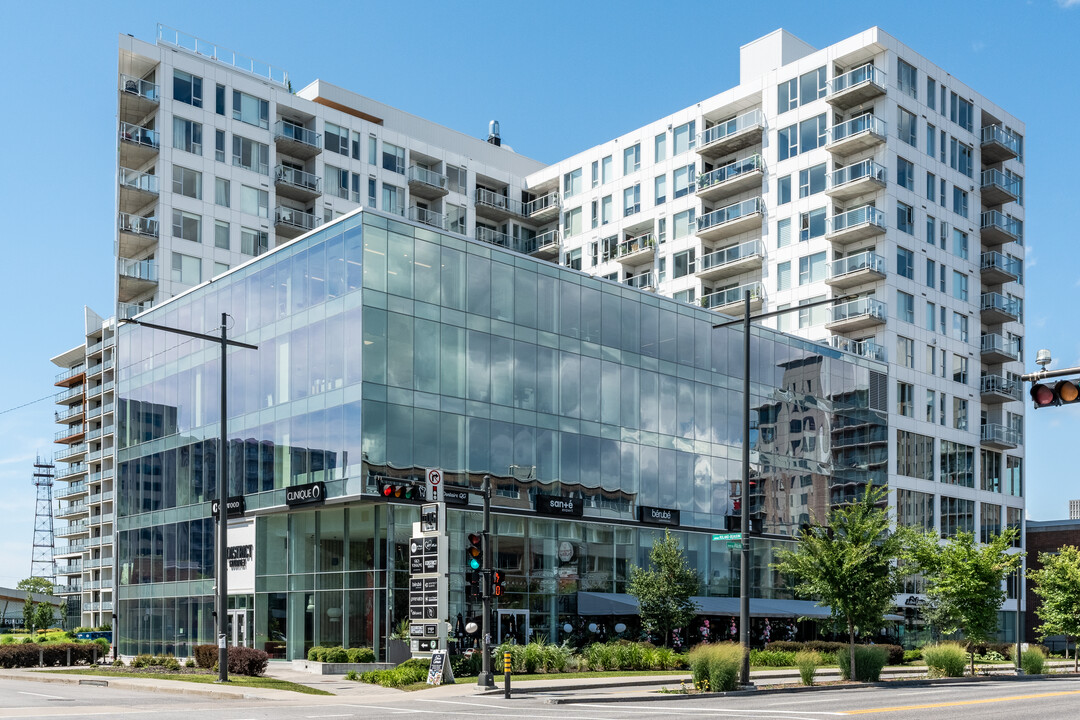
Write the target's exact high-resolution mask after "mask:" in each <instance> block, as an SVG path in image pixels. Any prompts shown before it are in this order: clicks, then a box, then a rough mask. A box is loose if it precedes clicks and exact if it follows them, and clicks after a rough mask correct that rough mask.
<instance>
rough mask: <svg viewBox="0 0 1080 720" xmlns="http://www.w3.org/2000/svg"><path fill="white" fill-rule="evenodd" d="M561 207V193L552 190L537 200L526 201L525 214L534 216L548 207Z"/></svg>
mask: <svg viewBox="0 0 1080 720" xmlns="http://www.w3.org/2000/svg"><path fill="white" fill-rule="evenodd" d="M558 207H559V193H557V192H551V193H548V194H547V195H541V196H540V197H538V198H536V199H535V200H530V201H529V202H527V203H525V215H527V216H530V217H531V216H533V215H535V214H536V213H538V212H542V211H544V210H548V209H557V208H558Z"/></svg>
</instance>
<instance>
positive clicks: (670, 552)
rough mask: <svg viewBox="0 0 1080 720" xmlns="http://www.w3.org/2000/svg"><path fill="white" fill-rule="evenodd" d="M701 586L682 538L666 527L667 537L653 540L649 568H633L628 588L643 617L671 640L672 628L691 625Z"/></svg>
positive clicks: (665, 534)
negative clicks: (693, 598) (680, 542)
mask: <svg viewBox="0 0 1080 720" xmlns="http://www.w3.org/2000/svg"><path fill="white" fill-rule="evenodd" d="M700 587H701V581H700V579H699V578H698V574H697V571H696V570H694V569H693V568H691V567H690V564H689V563H687V562H686V557H685V556H684V555H683V551H682V548H680V547H679V541H678V540H677V539H675V538H674V537H672V536H671V532H670V531H668V530H665V531H664V537H663V538H659V539H657V540H656V541H654V542H653V547H652V551H651V552H650V553H649V568H648V569H647V570H646V569H644V568H640V567H636V566H635V567H633V568H631V569H630V583H629V585H627V588H626V589H627V592H629V593H630V594H631V595H633V596H634V597H636V598H637V600H638V604H639V605H640V606H641V610H640V613H641V621H642V622H643V623H644V624H645V626H646V627H648V628H650V629H655V630H657V631H658V632H660V633H661V634H662V635H663V637H664V645H665V646H666V645H667V644H668V640H669V638H670V637H671V631H672V630H673V629H675V628H679V627H683V626H685V625H688V624H689V623H690V621H691V620H693V619H694V616H695V615H697V612H698V609H697V606H696V605H695V604H694V602H693V601H692V600H691V599H690V598H691V597H692V596H694V595H696V594H697V592H698V589H699V588H700Z"/></svg>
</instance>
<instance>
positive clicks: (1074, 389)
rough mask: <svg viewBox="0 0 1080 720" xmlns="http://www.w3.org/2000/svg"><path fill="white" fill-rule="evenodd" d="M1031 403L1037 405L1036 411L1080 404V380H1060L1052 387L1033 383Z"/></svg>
mask: <svg viewBox="0 0 1080 720" xmlns="http://www.w3.org/2000/svg"><path fill="white" fill-rule="evenodd" d="M1031 402H1033V403H1034V404H1035V408H1036V409H1038V408H1042V407H1050V406H1052V405H1055V406H1056V405H1071V404H1073V403H1075V402H1080V379H1076V378H1074V379H1071V380H1058V381H1057V382H1056V383H1054V384H1053V385H1052V386H1051V385H1043V384H1042V383H1033V384H1032V385H1031Z"/></svg>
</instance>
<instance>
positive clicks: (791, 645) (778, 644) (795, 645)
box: [765, 640, 806, 652]
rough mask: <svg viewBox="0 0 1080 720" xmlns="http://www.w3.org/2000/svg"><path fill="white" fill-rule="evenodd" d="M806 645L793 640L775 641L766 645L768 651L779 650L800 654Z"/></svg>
mask: <svg viewBox="0 0 1080 720" xmlns="http://www.w3.org/2000/svg"><path fill="white" fill-rule="evenodd" d="M805 644H806V643H801V642H793V641H791V640H774V641H773V642H770V643H766V644H765V649H766V650H779V651H780V652H799V651H800V650H803V649H804V648H803V645H805Z"/></svg>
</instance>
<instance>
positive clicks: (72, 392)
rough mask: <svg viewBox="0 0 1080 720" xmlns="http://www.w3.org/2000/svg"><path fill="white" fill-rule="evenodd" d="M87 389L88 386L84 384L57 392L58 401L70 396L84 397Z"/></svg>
mask: <svg viewBox="0 0 1080 720" xmlns="http://www.w3.org/2000/svg"><path fill="white" fill-rule="evenodd" d="M85 389H86V388H85V387H84V386H83V385H76V386H75V387H70V388H68V389H67V390H61V391H60V392H58V393H56V401H57V402H60V401H62V400H67V399H68V398H73V397H75V396H79V397H82V395H83V392H84V391H85Z"/></svg>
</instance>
